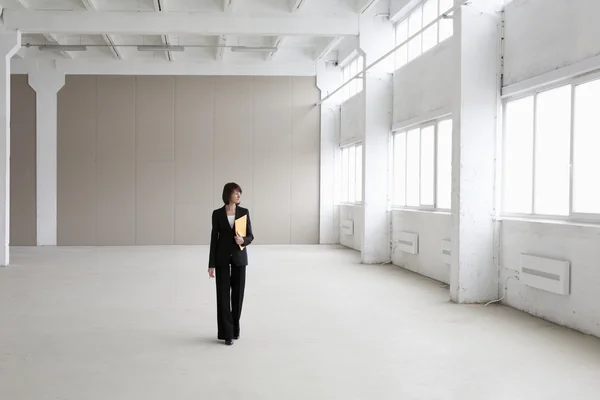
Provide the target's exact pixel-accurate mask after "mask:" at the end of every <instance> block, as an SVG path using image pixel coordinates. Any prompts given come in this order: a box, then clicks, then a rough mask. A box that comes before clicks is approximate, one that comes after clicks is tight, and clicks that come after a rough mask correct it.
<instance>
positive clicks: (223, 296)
mask: <svg viewBox="0 0 600 400" xmlns="http://www.w3.org/2000/svg"><path fill="white" fill-rule="evenodd" d="M215 281H216V284H217V337H218V338H219V339H221V340H228V339H233V338H234V337H237V336H239V334H240V316H241V314H242V304H243V303H244V288H245V286H246V266H245V265H244V266H239V265H234V264H233V263H232V262H231V261H230V263H229V265H222V266H217V267H216V268H215Z"/></svg>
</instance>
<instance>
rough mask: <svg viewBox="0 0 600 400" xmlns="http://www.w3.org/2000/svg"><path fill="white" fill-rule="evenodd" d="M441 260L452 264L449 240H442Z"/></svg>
mask: <svg viewBox="0 0 600 400" xmlns="http://www.w3.org/2000/svg"><path fill="white" fill-rule="evenodd" d="M441 253H442V261H443V262H444V264H446V265H451V264H452V242H451V241H450V240H442V248H441Z"/></svg>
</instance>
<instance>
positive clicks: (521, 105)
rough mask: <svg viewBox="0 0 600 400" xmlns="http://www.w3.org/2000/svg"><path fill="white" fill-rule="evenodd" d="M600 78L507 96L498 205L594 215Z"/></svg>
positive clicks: (598, 208)
mask: <svg viewBox="0 0 600 400" xmlns="http://www.w3.org/2000/svg"><path fill="white" fill-rule="evenodd" d="M599 101H600V80H594V81H591V82H585V83H580V84H569V85H563V86H560V87H558V88H554V89H550V90H544V91H540V92H537V93H535V94H533V95H530V96H527V97H524V98H521V99H517V100H510V101H507V102H506V104H505V120H504V134H503V163H504V165H503V177H502V211H503V212H504V213H505V214H528V215H542V216H552V217H557V216H558V217H565V218H572V217H574V218H578V217H580V216H581V217H584V219H585V218H586V216H587V217H589V214H595V215H598V216H600V189H598V185H597V178H595V177H594V175H595V172H596V171H598V170H599V169H600V158H599V157H597V155H596V154H595V152H596V151H597V149H598V148H600V118H599V117H598V116H597V112H596V109H597V105H598V102H599Z"/></svg>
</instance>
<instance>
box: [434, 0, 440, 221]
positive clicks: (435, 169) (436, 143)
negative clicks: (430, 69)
mask: <svg viewBox="0 0 600 400" xmlns="http://www.w3.org/2000/svg"><path fill="white" fill-rule="evenodd" d="M438 6H439V5H438ZM438 126H439V122H436V124H435V125H434V128H433V208H435V209H437V208H438V201H437V181H438Z"/></svg>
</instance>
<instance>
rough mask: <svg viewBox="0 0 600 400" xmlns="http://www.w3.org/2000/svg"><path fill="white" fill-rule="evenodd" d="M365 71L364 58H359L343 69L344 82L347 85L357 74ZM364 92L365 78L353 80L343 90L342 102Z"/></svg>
mask: <svg viewBox="0 0 600 400" xmlns="http://www.w3.org/2000/svg"><path fill="white" fill-rule="evenodd" d="M362 69H363V57H362V56H358V57H356V58H354V59H353V60H352V61H350V62H349V63H348V64H346V65H345V66H344V67H342V82H343V83H346V82H348V81H349V80H350V79H352V77H354V76H356V74H357V73H358V72H360V71H362ZM362 90H363V78H362V77H359V78H356V79H352V81H350V83H349V84H347V85H346V86H344V88H342V90H341V92H342V93H341V96H342V102H344V101H346V100H348V99H350V98H351V97H353V96H354V95H356V94H357V93H360V92H362Z"/></svg>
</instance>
